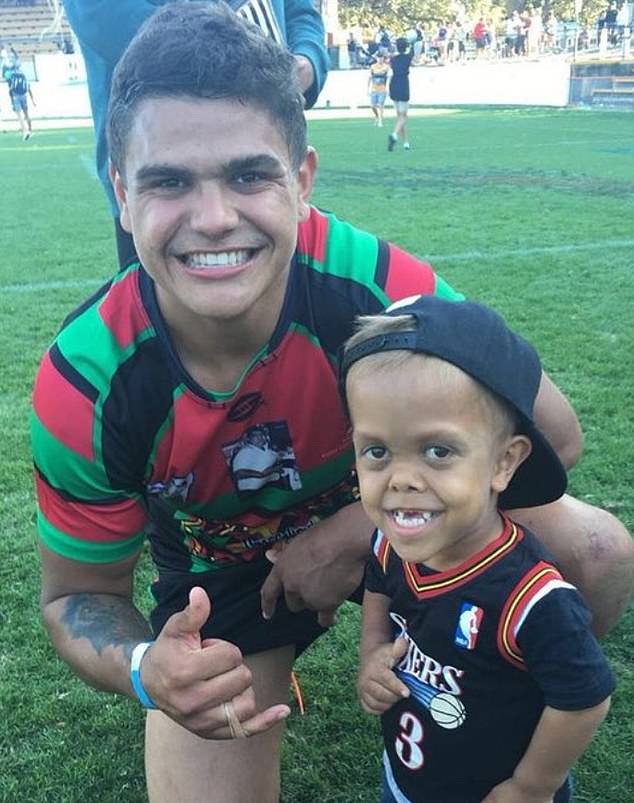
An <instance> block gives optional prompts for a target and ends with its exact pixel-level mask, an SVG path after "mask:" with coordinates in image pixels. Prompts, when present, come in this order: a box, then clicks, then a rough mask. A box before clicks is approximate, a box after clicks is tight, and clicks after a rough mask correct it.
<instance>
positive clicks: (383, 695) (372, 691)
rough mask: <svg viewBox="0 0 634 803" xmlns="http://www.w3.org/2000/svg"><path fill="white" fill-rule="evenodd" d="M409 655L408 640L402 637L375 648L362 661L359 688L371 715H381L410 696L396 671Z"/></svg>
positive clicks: (366, 709) (360, 698) (361, 699)
mask: <svg viewBox="0 0 634 803" xmlns="http://www.w3.org/2000/svg"><path fill="white" fill-rule="evenodd" d="M406 652H407V640H406V639H404V638H399V639H396V641H395V642H394V643H392V642H388V643H387V644H381V645H380V646H379V647H376V649H374V650H372V652H370V653H369V654H368V655H367V656H366V657H365V659H364V660H363V661H362V663H361V669H360V670H359V680H358V682H357V689H358V692H359V700H360V702H361V706H362V708H363V709H364V711H367V712H368V714H377V715H378V714H382V713H383V712H384V711H387V709H388V708H391V707H392V706H393V705H394V703H396V702H398V701H399V700H402V699H403V698H404V697H409V689H408V688H407V686H406V685H405V684H404V683H403V682H402V681H400V680H399V679H398V677H397V676H396V674H395V673H394V671H393V667H394V666H395V665H396V664H397V663H398V661H399V659H400V658H402V657H403V656H404V655H405V653H406Z"/></svg>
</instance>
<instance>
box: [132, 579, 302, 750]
mask: <svg viewBox="0 0 634 803" xmlns="http://www.w3.org/2000/svg"><path fill="white" fill-rule="evenodd" d="M211 609H212V605H211V601H210V599H209V597H208V595H207V592H206V591H205V590H204V589H203V588H199V587H195V588H192V590H191V591H190V592H189V602H188V604H187V606H186V607H185V608H184V609H183V610H182V611H178V612H177V613H175V614H173V615H172V616H171V617H170V618H169V619H168V620H167V622H166V623H165V626H164V627H163V629H162V631H161V633H160V634H159V636H158V638H157V639H156V641H155V642H154V644H153V645H152V647H150V649H149V650H148V651H147V653H146V655H145V658H144V659H143V663H142V667H141V669H142V681H143V685H144V687H145V690H146V691H147V693H148V694H149V695H150V697H151V698H152V700H154V702H155V703H156V705H157V707H158V708H160V709H161V710H162V711H163V712H164V713H165V714H167V715H168V716H169V717H170V718H171V719H173V720H175V721H176V722H178V723H179V724H180V725H182V726H183V727H185V728H187V729H188V730H190V731H192V733H196V734H197V735H198V736H202V737H203V738H206V739H230V738H232V735H233V733H235V732H236V730H239V732H240V735H246V736H252V735H254V734H255V733H261V732H262V731H265V730H268V729H269V728H271V727H272V726H273V725H275V724H276V723H277V722H279V721H280V720H281V719H284V718H285V717H286V716H288V714H289V713H290V709H289V708H288V706H286V705H276V706H272V707H271V708H269V709H267V710H266V711H263V712H261V713H256V705H255V695H254V693H253V688H252V686H251V671H250V670H249V668H248V667H247V665H246V664H245V663H244V661H243V658H242V653H241V652H240V650H239V649H238V647H236V645H235V644H231V643H230V642H228V641H222V640H221V639H203V638H202V637H201V633H200V631H201V630H202V628H203V627H204V625H205V623H206V622H207V620H208V619H209V617H210V615H211ZM225 704H226V705H225ZM229 711H230V712H231V719H232V722H233V729H232V728H231V727H230V723H229V721H228V717H229ZM236 720H238V721H239V723H240V725H241V727H240V728H239V729H237V728H236ZM232 730H233V733H232Z"/></svg>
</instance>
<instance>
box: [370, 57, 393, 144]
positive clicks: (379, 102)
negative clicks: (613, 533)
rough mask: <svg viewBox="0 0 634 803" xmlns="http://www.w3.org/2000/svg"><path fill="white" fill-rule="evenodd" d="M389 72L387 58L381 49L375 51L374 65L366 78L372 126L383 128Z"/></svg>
mask: <svg viewBox="0 0 634 803" xmlns="http://www.w3.org/2000/svg"><path fill="white" fill-rule="evenodd" d="M389 72H390V65H389V64H388V60H387V56H386V53H385V51H384V50H383V48H379V50H377V53H376V56H375V57H374V63H373V64H371V65H370V76H369V78H368V92H369V94H370V108H371V109H372V114H373V115H374V125H375V126H377V127H378V128H383V110H384V109H385V99H386V98H387V78H388V75H389Z"/></svg>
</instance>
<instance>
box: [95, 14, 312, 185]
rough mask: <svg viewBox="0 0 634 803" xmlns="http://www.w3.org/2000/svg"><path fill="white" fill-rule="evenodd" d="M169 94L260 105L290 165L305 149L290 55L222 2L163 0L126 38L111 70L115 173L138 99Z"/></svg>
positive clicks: (295, 163)
mask: <svg viewBox="0 0 634 803" xmlns="http://www.w3.org/2000/svg"><path fill="white" fill-rule="evenodd" d="M167 97H171V98H176V97H189V98H205V99H210V100H219V99H227V100H237V101H240V102H241V103H248V104H252V105H254V106H258V107H259V108H261V109H262V110H263V111H266V112H268V113H269V115H270V116H271V119H272V121H273V123H275V124H276V125H278V127H279V129H280V131H281V133H282V134H283V135H284V138H285V139H286V141H287V143H288V147H289V152H290V156H291V164H292V167H293V169H294V170H297V169H298V168H299V166H300V165H301V163H302V161H303V159H304V157H305V155H306V120H305V117H304V99H303V96H302V91H301V87H300V84H299V81H298V79H297V77H296V72H295V60H294V57H293V56H292V55H291V53H289V52H288V51H287V50H286V49H284V48H283V47H281V46H280V45H278V44H277V43H276V42H275V41H274V40H272V39H270V38H268V37H266V36H265V35H264V34H263V33H261V31H260V30H259V29H258V28H257V27H256V26H255V25H252V24H251V23H248V22H247V21H246V20H244V19H242V17H240V16H238V15H237V14H236V13H234V12H233V11H232V10H231V9H230V8H229V6H228V5H226V4H225V3H224V2H215V3H210V2H177V3H169V4H168V5H166V6H163V7H162V8H160V9H159V10H158V11H157V12H156V13H155V14H153V15H152V16H151V17H150V18H149V19H148V20H147V21H146V22H145V24H144V25H143V26H142V27H141V29H140V30H139V32H138V33H137V35H136V36H135V37H134V39H133V40H132V42H130V44H129V46H128V48H127V50H126V51H125V53H124V54H123V56H122V57H121V60H120V61H119V63H118V64H117V67H116V68H115V71H114V75H113V78H112V88H111V91H110V102H109V104H108V125H107V133H108V145H109V149H110V158H111V160H112V162H113V164H114V165H115V167H116V168H117V170H119V172H121V173H123V172H124V169H125V156H126V149H127V144H128V137H129V134H130V129H131V128H132V124H133V122H134V116H135V113H136V111H137V107H138V105H139V104H140V103H141V102H142V101H143V100H146V99H148V98H167Z"/></svg>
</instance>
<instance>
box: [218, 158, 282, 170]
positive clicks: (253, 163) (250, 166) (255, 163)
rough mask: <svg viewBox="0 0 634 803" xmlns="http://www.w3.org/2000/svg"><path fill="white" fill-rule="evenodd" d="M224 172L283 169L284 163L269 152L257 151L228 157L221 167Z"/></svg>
mask: <svg viewBox="0 0 634 803" xmlns="http://www.w3.org/2000/svg"><path fill="white" fill-rule="evenodd" d="M222 170H223V172H224V173H239V172H240V171H244V170H275V171H279V170H284V164H283V163H282V162H281V161H280V160H279V159H278V158H277V157H275V156H271V155H270V154H269V153H257V154H254V155H253V156H242V157H239V158H237V159H230V160H229V161H228V162H227V163H226V164H225V165H224V166H223V168H222Z"/></svg>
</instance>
